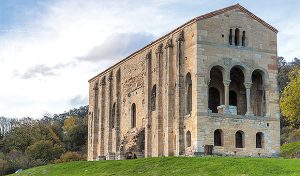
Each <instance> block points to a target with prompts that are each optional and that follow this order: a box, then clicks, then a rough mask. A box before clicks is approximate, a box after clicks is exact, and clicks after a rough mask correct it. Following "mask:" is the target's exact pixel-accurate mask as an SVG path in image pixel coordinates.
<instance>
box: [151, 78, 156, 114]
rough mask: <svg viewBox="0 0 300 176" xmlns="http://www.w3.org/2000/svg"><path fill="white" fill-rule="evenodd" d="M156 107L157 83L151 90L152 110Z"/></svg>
mask: <svg viewBox="0 0 300 176" xmlns="http://www.w3.org/2000/svg"><path fill="white" fill-rule="evenodd" d="M155 109H156V84H155V85H154V86H153V87H152V90H151V110H152V111H155Z"/></svg>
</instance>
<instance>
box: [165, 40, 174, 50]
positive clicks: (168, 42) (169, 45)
mask: <svg viewBox="0 0 300 176" xmlns="http://www.w3.org/2000/svg"><path fill="white" fill-rule="evenodd" d="M167 48H173V41H172V38H169V39H168V41H167V43H166V46H165V49H167Z"/></svg>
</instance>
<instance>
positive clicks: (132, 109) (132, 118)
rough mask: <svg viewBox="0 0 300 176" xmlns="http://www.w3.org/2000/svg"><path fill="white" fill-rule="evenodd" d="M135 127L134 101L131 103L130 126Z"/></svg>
mask: <svg viewBox="0 0 300 176" xmlns="http://www.w3.org/2000/svg"><path fill="white" fill-rule="evenodd" d="M134 127H136V106H135V103H133V104H132V105H131V128H134Z"/></svg>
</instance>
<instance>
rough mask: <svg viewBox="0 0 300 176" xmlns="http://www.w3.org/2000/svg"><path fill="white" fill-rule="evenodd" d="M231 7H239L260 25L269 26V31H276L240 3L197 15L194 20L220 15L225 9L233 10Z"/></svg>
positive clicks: (276, 31)
mask: <svg viewBox="0 0 300 176" xmlns="http://www.w3.org/2000/svg"><path fill="white" fill-rule="evenodd" d="M233 9H239V10H240V11H242V12H244V13H246V14H247V15H249V16H250V17H251V18H253V19H254V20H256V21H258V22H259V23H261V24H262V25H264V26H266V27H267V28H269V29H270V30H271V31H273V32H275V33H278V30H277V29H276V28H275V27H273V26H271V25H270V24H268V23H267V22H265V21H264V20H262V19H261V18H259V17H257V16H256V15H254V14H253V13H251V12H250V11H249V10H247V9H246V8H245V7H243V6H241V5H240V4H235V5H232V6H229V7H226V8H223V9H220V10H216V11H213V12H210V13H207V14H204V15H201V16H198V17H196V18H195V20H196V21H200V20H204V19H207V18H211V17H214V16H216V15H220V14H222V13H225V12H227V11H230V10H233Z"/></svg>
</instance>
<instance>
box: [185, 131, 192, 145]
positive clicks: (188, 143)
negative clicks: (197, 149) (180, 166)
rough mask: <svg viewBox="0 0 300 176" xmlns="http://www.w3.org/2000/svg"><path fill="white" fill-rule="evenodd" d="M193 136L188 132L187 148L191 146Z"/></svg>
mask: <svg viewBox="0 0 300 176" xmlns="http://www.w3.org/2000/svg"><path fill="white" fill-rule="evenodd" d="M191 140H192V135H191V132H190V131H187V132H186V147H190V146H191Z"/></svg>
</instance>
